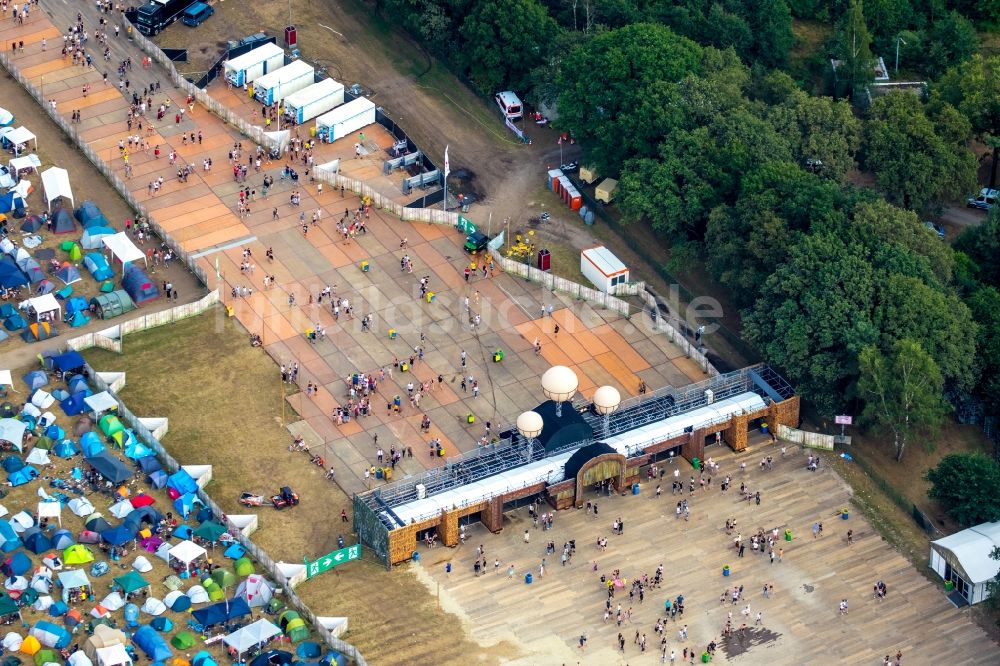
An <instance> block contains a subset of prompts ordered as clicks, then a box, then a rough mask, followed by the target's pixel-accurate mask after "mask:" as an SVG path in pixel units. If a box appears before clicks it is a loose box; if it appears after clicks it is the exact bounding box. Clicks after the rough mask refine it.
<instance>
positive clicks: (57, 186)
mask: <svg viewBox="0 0 1000 666" xmlns="http://www.w3.org/2000/svg"><path fill="white" fill-rule="evenodd" d="M42 187H44V188H45V201H46V202H47V203H48V207H49V210H50V211H51V210H52V202H53V201H55V200H56V199H58V198H60V197H66V198H67V199H69V200H70V203H75V202H74V201H73V188H71V187H70V185H69V172H68V171H66V169H60V168H59V167H49V168H48V169H46V170H45V171H43V172H42Z"/></svg>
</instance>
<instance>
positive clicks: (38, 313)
mask: <svg viewBox="0 0 1000 666" xmlns="http://www.w3.org/2000/svg"><path fill="white" fill-rule="evenodd" d="M28 307H29V308H31V309H32V310H34V311H35V320H36V321H42V315H46V314H47V315H50V317H49V319H50V320H51V321H62V306H61V305H59V301H57V300H56V297H55V296H54V295H52V294H45V295H43V296H36V297H35V298H29V299H28ZM53 312H55V313H56V314H55V315H52V313H53Z"/></svg>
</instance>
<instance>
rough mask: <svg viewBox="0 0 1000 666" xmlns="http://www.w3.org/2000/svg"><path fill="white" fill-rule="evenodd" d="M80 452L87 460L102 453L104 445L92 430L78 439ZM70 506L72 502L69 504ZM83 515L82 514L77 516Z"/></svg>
mask: <svg viewBox="0 0 1000 666" xmlns="http://www.w3.org/2000/svg"><path fill="white" fill-rule="evenodd" d="M80 450H81V451H83V457H84V458H89V457H91V456H96V455H97V454H98V453H100V452H101V451H104V450H105V448H104V443H103V442H101V438H100V437H98V436H97V433H96V432H94V431H93V430H89V431H87V432H85V433H83V435H82V436H81V437H80ZM71 504H72V502H71ZM93 511H94V509H93V508H91V509H90V512H91V513H93ZM77 515H83V514H77ZM85 515H90V514H85Z"/></svg>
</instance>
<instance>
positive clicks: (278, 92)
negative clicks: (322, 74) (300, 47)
mask: <svg viewBox="0 0 1000 666" xmlns="http://www.w3.org/2000/svg"><path fill="white" fill-rule="evenodd" d="M315 81H316V71H315V70H314V69H313V68H312V65H310V64H309V63H306V62H303V61H301V60H293V61H292V62H290V63H288V64H287V65H285V66H284V67H282V68H281V69H277V70H275V71H273V72H271V73H270V74H265V75H264V76H262V77H260V78H259V79H257V80H256V81H254V83H253V96H254V97H255V98H256V99H257V101H258V102H260V103H261V104H267V105H271V104H274V103H275V102H280V101H281V100H283V99H285V98H286V97H288V96H289V95H293V94H295V93H297V92H298V91H300V90H302V89H303V88H308V87H309V86H311V85H312V84H313V83H314V82H315Z"/></svg>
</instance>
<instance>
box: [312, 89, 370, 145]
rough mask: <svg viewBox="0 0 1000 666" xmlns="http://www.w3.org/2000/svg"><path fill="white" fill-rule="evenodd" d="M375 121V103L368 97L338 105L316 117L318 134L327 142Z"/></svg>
mask: <svg viewBox="0 0 1000 666" xmlns="http://www.w3.org/2000/svg"><path fill="white" fill-rule="evenodd" d="M374 123H375V105H374V104H373V103H372V102H371V101H370V100H369V99H368V98H366V97H359V98H357V99H356V100H354V101H351V102H348V103H347V104H343V105H341V106H338V107H337V108H336V109H334V110H333V111H331V112H329V113H327V114H324V115H322V116H320V117H319V118H317V119H316V136H318V137H320V138H321V139H322V140H323V141H326V142H327V143H332V142H334V141H336V140H337V139H340V138H342V137H345V136H347V135H348V134H350V133H351V132H355V131H357V130H359V129H361V128H362V127H368V126H369V125H372V124H374Z"/></svg>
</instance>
